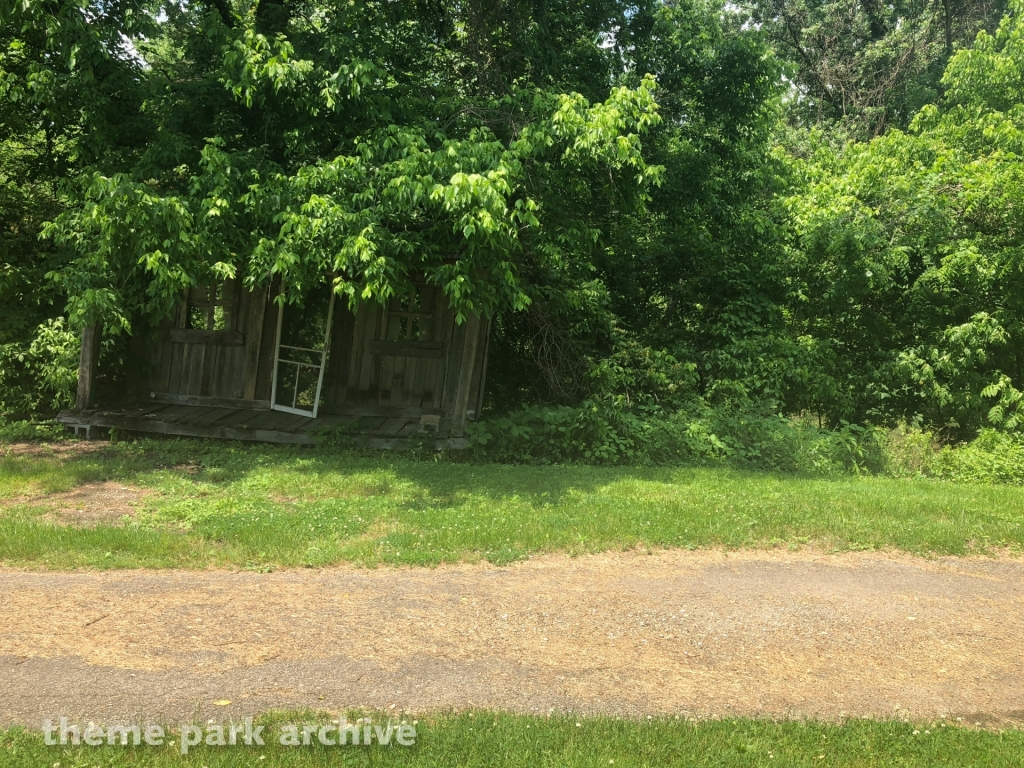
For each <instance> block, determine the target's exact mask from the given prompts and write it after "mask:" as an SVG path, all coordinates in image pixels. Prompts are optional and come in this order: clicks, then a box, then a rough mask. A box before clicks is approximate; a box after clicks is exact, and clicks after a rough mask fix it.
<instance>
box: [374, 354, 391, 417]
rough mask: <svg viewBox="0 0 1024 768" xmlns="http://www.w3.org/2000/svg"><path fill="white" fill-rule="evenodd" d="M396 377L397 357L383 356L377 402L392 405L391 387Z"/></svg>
mask: <svg viewBox="0 0 1024 768" xmlns="http://www.w3.org/2000/svg"><path fill="white" fill-rule="evenodd" d="M394 378H395V358H393V357H390V356H388V357H382V358H381V359H380V378H379V379H378V382H379V383H378V385H377V402H378V403H379V404H381V405H392V403H391V387H392V384H393V379H394Z"/></svg>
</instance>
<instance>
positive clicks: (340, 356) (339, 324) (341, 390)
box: [321, 297, 356, 410]
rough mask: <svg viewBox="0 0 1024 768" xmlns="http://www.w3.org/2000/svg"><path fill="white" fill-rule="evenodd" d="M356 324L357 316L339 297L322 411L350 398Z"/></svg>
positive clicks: (335, 310)
mask: <svg viewBox="0 0 1024 768" xmlns="http://www.w3.org/2000/svg"><path fill="white" fill-rule="evenodd" d="M355 322H356V316H355V314H354V313H353V312H352V311H351V310H350V309H349V308H348V305H347V304H346V303H345V302H344V301H343V300H342V299H341V298H340V297H339V298H338V299H337V300H336V303H335V306H334V327H333V328H332V329H331V344H330V349H329V350H328V352H327V370H326V371H325V373H324V391H323V394H322V397H323V403H322V405H321V410H323V408H324V407H330V406H332V405H340V404H342V403H344V402H345V400H346V399H347V397H348V386H349V376H350V373H351V364H352V342H353V335H354V325H355Z"/></svg>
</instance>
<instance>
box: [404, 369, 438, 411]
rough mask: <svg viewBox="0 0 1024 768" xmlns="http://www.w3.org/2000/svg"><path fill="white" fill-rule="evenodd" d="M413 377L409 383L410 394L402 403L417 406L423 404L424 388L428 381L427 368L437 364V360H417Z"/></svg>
mask: <svg viewBox="0 0 1024 768" xmlns="http://www.w3.org/2000/svg"><path fill="white" fill-rule="evenodd" d="M414 363H415V365H414V368H413V373H412V379H411V382H410V385H409V390H408V392H409V394H408V396H407V397H406V398H405V400H404V401H403V402H402V405H404V406H406V407H407V408H408V407H415V406H421V405H423V388H424V387H425V386H426V382H427V380H428V379H427V369H428V368H430V367H431V366H432V365H436V364H437V360H415V361H414Z"/></svg>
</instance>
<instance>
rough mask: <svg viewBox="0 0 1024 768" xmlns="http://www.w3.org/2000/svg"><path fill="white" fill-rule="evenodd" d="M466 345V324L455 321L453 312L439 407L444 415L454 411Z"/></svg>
mask: <svg viewBox="0 0 1024 768" xmlns="http://www.w3.org/2000/svg"><path fill="white" fill-rule="evenodd" d="M465 347H466V324H465V323H462V324H461V325H458V324H457V323H455V320H454V314H453V315H452V321H451V341H450V342H449V344H448V365H447V366H446V370H445V374H444V395H443V398H442V401H441V408H442V409H443V410H444V411H445V414H446V415H449V416H450V415H451V414H453V413H454V412H455V403H456V399H457V397H458V393H459V370H460V369H461V365H462V356H463V353H464V352H465Z"/></svg>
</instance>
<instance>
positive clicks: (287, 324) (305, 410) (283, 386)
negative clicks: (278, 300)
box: [270, 284, 334, 418]
mask: <svg viewBox="0 0 1024 768" xmlns="http://www.w3.org/2000/svg"><path fill="white" fill-rule="evenodd" d="M333 316H334V291H333V290H331V285H330V284H328V285H327V286H326V287H325V286H321V287H320V288H318V289H314V290H312V291H310V292H309V295H308V296H306V300H305V302H304V303H303V305H302V306H299V305H296V304H285V305H284V306H279V308H278V313H277V341H276V345H275V348H274V383H273V386H272V388H271V395H270V407H271V408H273V409H274V410H277V411H286V412H287V413H296V414H300V415H303V416H311V417H313V418H316V414H317V411H318V410H319V408H320V392H321V390H322V389H323V385H324V369H325V368H326V367H327V352H328V348H329V346H330V341H331V322H332V320H333Z"/></svg>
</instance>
